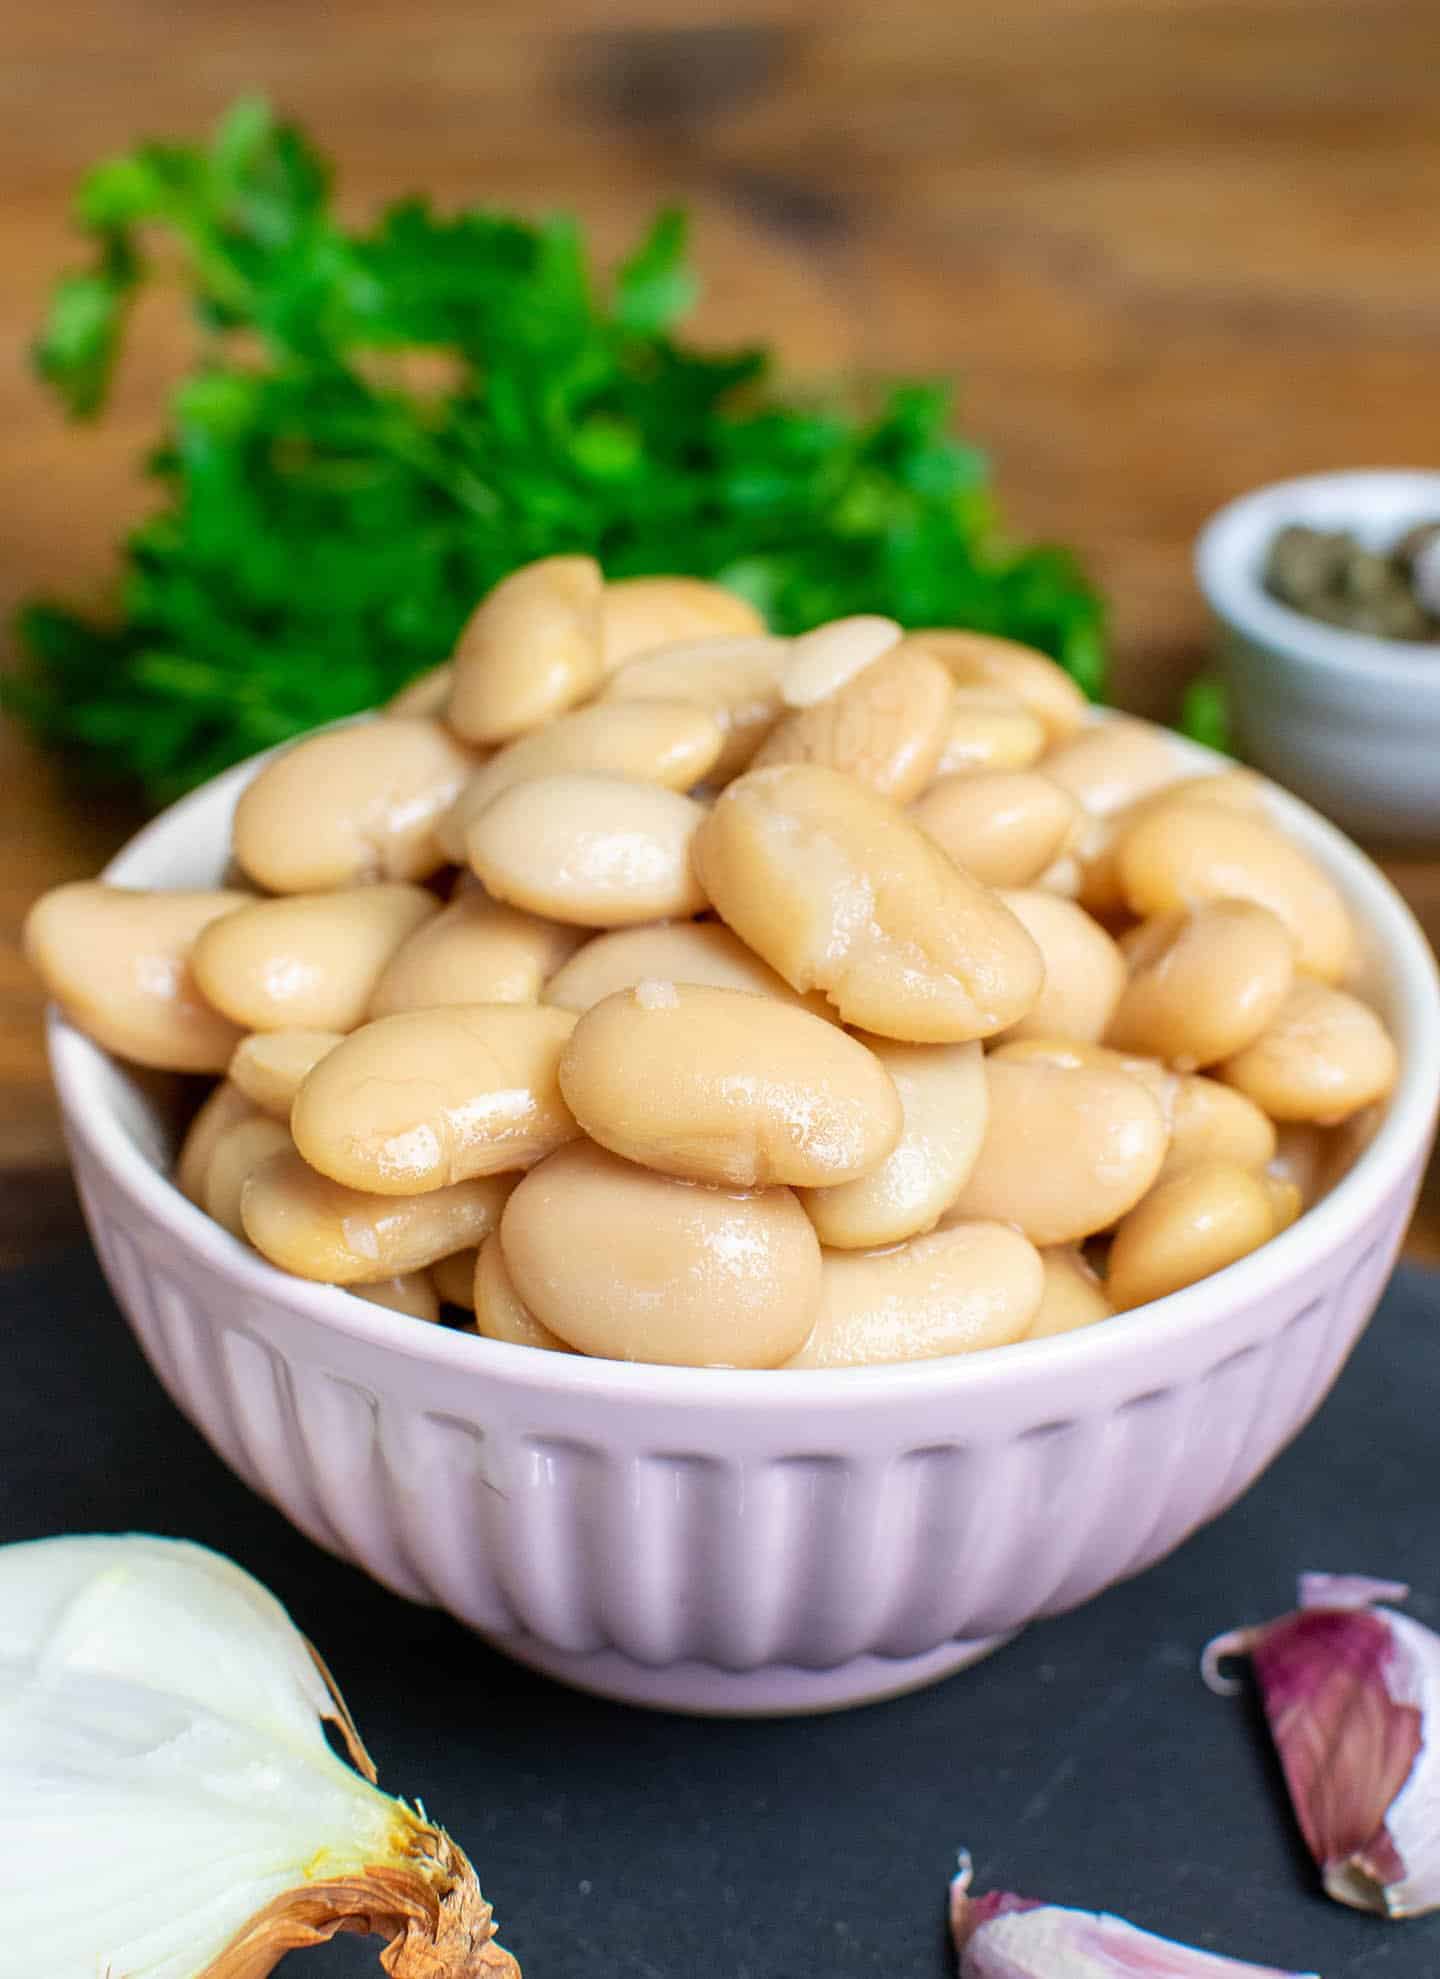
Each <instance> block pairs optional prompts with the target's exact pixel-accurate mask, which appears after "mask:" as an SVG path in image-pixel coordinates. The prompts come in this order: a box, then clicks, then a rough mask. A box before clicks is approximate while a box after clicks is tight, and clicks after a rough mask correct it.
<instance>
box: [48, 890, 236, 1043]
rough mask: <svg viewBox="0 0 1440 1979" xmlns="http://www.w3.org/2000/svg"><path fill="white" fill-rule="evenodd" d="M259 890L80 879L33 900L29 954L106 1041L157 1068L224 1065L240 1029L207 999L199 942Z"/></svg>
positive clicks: (77, 1021)
mask: <svg viewBox="0 0 1440 1979" xmlns="http://www.w3.org/2000/svg"><path fill="white" fill-rule="evenodd" d="M253 899H254V896H253V895H252V894H247V893H234V892H227V891H223V890H218V889H217V890H216V891H213V892H194V893H160V892H155V893H150V892H146V891H143V890H141V889H138V888H133V887H120V886H107V885H106V884H104V883H103V882H102V881H99V880H75V881H72V882H71V883H70V884H68V885H66V886H57V887H53V888H52V889H51V891H50V892H49V893H45V894H42V895H41V896H40V898H39V900H37V901H36V903H35V905H34V906H33V907H32V908H31V909H30V912H29V914H28V915H27V916H26V918H25V929H24V934H23V937H22V939H23V942H24V947H25V954H26V956H27V957H28V959H29V962H30V965H31V967H32V968H33V969H34V970H35V971H36V973H37V974H38V975H39V977H40V980H41V981H42V982H43V983H44V985H45V989H46V993H47V994H48V995H50V996H52V997H54V999H55V1001H56V1002H57V1003H58V1004H59V1005H60V1007H61V1009H62V1010H63V1011H64V1012H65V1015H66V1016H67V1017H68V1018H69V1020H70V1022H71V1023H72V1024H74V1025H75V1026H76V1027H77V1028H78V1029H79V1030H82V1031H84V1032H85V1033H86V1034H87V1036H89V1037H92V1038H94V1040H95V1042H96V1043H97V1044H99V1045H103V1047H104V1048H105V1050H106V1051H113V1052H114V1053H115V1054H116V1056H117V1057H119V1058H128V1059H130V1060H131V1061H132V1062H133V1063H134V1064H136V1065H150V1066H154V1067H155V1068H156V1069H157V1070H159V1071H166V1072H223V1071H224V1070H225V1067H226V1066H227V1065H228V1064H229V1062H230V1054H231V1052H232V1051H233V1050H234V1049H235V1046H236V1043H237V1042H238V1040H239V1036H240V1033H239V1031H238V1030H237V1029H236V1027H235V1025H234V1024H233V1023H232V1022H231V1021H230V1019H229V1018H228V1017H227V1016H226V1015H225V1013H224V1012H222V1011H220V1010H218V1009H216V1008H214V1007H212V1004H211V1003H210V1002H209V1001H208V1000H207V998H206V995H205V991H204V989H203V987H202V985H201V983H200V982H199V980H198V978H197V977H196V974H195V969H194V951H195V946H196V943H197V941H198V940H199V938H200V936H201V935H202V934H203V933H204V931H205V930H206V929H207V928H209V927H211V926H213V925H214V924H215V923H216V922H218V921H219V920H221V919H222V918H224V917H226V916H229V915H231V914H234V913H235V912H237V910H239V911H244V910H246V909H248V908H249V907H250V906H251V904H252V902H253Z"/></svg>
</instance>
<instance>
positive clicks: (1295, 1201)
mask: <svg viewBox="0 0 1440 1979" xmlns="http://www.w3.org/2000/svg"><path fill="white" fill-rule="evenodd" d="M1260 1181H1261V1183H1262V1185H1263V1187H1264V1190H1265V1194H1266V1196H1267V1198H1268V1199H1269V1203H1270V1216H1271V1220H1272V1222H1273V1223H1274V1225H1275V1228H1274V1232H1273V1234H1274V1235H1275V1236H1277V1237H1278V1236H1279V1234H1280V1232H1281V1231H1282V1230H1288V1229H1289V1228H1290V1225H1291V1224H1292V1223H1293V1222H1294V1221H1295V1219H1296V1218H1297V1217H1298V1216H1299V1215H1300V1213H1301V1211H1302V1210H1303V1209H1304V1207H1305V1204H1304V1202H1303V1200H1302V1199H1301V1195H1300V1191H1299V1189H1298V1188H1297V1187H1296V1186H1295V1184H1294V1183H1293V1182H1287V1181H1286V1180H1285V1179H1284V1177H1283V1176H1280V1175H1272V1174H1271V1173H1270V1172H1269V1170H1268V1169H1264V1168H1262V1169H1261V1171H1260Z"/></svg>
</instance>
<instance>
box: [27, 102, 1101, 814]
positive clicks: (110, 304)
mask: <svg viewBox="0 0 1440 1979" xmlns="http://www.w3.org/2000/svg"><path fill="white" fill-rule="evenodd" d="M77 215H78V219H79V222H80V224H81V226H82V228H83V229H84V230H85V231H86V233H87V234H88V235H89V236H90V237H91V239H92V241H93V244H94V256H93V261H92V265H91V266H90V267H89V268H88V269H86V270H84V271H83V272H79V273H75V274H72V275H69V276H66V277H65V278H64V279H63V280H62V281H61V282H60V284H59V285H58V287H57V289H56V291H55V295H54V299H53V302H52V306H51V310H50V314H49V319H48V321H47V323H46V325H45V327H44V330H43V332H42V334H41V336H40V338H39V340H38V342H37V344H36V347H35V361H36V365H37V368H38V370H39V372H40V375H41V376H42V377H43V378H44V379H45V380H46V381H47V382H48V383H49V384H50V385H51V386H52V387H53V389H54V390H55V391H56V392H57V393H58V394H59V395H60V396H61V398H62V399H63V400H64V402H65V404H66V405H67V407H68V408H69V409H70V411H71V412H72V413H74V414H75V415H77V416H81V417H84V416H89V415H93V414H95V413H97V412H99V411H100V410H101V409H102V408H103V405H104V400H105V395H106V389H107V385H108V381H109V378H110V374H111V370H112V368H113V365H114V362H115V359H116V356H117V353H118V351H119V348H120V345H121V343H122V340H123V337H124V334H125V330H126V326H127V322H128V319H129V314H130V309H131V305H132V303H133V301H134V300H135V297H136V296H137V294H138V293H139V291H140V289H141V288H142V286H143V285H144V283H145V282H146V281H147V280H149V279H151V278H152V276H153V274H154V270H153V269H152V266H151V264H150V262H149V261H148V260H147V249H148V247H149V244H150V242H151V241H152V239H153V238H155V237H157V236H163V237H168V240H169V242H170V244H171V246H172V247H173V248H175V249H178V255H179V261H180V266H181V268H182V271H183V279H184V281H185V283H186V285H187V288H188V291H189V295H190V300H191V303H192V307H193V313H194V316H195V319H196V323H197V326H198V330H199V332H200V349H199V352H198V355H197V358H196V362H195V366H194V369H193V370H192V371H191V372H190V374H189V375H188V376H187V377H186V378H185V379H184V380H183V381H182V382H181V384H180V385H179V386H178V388H177V389H176V391H175V393H174V395H173V397H172V400H171V403H170V407H169V417H168V421H167V430H166V434H165V437H164V439H163V440H162V442H161V443H160V445H159V446H158V448H157V449H156V451H155V452H154V453H153V455H152V456H151V458H150V461H149V472H150V474H151V475H152V476H153V478H154V479H155V481H156V482H157V483H158V485H159V488H160V490H161V494H162V499H161V503H160V506H159V507H158V509H157V510H156V512H155V513H153V514H152V515H151V516H150V517H149V519H148V520H146V521H145V522H144V523H142V524H141V525H140V527H139V528H138V529H136V530H135V531H134V532H133V533H132V535H131V536H130V538H129V539H128V542H127V545H126V559H125V577H124V583H123V588H122V595H121V598H120V601H119V612H118V615H117V617H116V618H115V620H114V621H113V622H111V623H104V624H96V623H93V622H91V621H89V620H87V619H85V618H82V617H80V616H78V615H77V614H76V613H74V612H73V611H71V610H69V609H67V608H65V607H64V606H62V605H57V604H54V603H51V602H48V601H45V602H35V603H32V604H30V605H29V606H28V607H27V608H26V609H25V610H24V612H23V613H22V614H21V620H20V631H21V636H22V640H23V644H24V647H25V650H26V656H27V657H26V661H25V663H24V665H23V666H22V668H21V670H20V672H19V674H18V675H17V676H16V677H14V678H13V679H11V680H10V681H8V682H6V683H5V684H4V699H5V701H6V702H7V704H8V705H10V706H11V707H13V708H14V709H16V710H17V711H18V712H19V713H21V714H22V715H23V716H24V717H25V718H26V719H28V720H29V721H30V722H31V724H32V725H33V726H34V728H35V729H36V731H37V732H38V733H39V734H40V735H41V736H42V737H43V738H44V739H45V740H46V741H48V742H49V743H51V744H53V745H55V746H57V747H60V748H62V749H65V750H66V751H68V752H70V753H71V754H72V755H73V756H75V757H76V758H77V759H78V761H79V764H80V766H81V767H82V768H83V769H85V770H86V771H87V772H89V773H90V774H91V775H93V776H94V777H97V778H105V779H108V780H111V781H115V780H120V781H126V782H130V783H138V784H139V785H140V786H141V787H142V788H143V789H144V790H145V791H146V792H147V793H148V795H149V796H150V797H151V798H152V799H153V800H155V801H157V802H158V801H163V800H165V799H168V798H170V797H172V796H174V795H176V794H178V793H179V792H180V791H182V790H185V789H187V788H189V787H190V786H191V785H193V784H195V783H198V782H200V781H201V780H202V779H204V778H205V777H208V776H210V775H212V774H214V773H215V772H216V771H218V770H220V769H222V768H224V767H225V766H226V765H228V764H230V763H232V762H235V761H236V760H238V759H239V758H240V757H242V756H244V755H247V754H249V753H251V752H252V751H254V750H256V749H259V748H263V747H266V746H268V745H269V744H271V743H273V742H276V741H279V740H281V739H283V738H284V737H286V736H289V735H292V734H294V733H296V732H297V731H298V730H301V729H304V728H308V727H311V726H313V725H314V724H315V723H317V722H322V721H327V720H330V719H333V718H334V717H336V716H339V715H343V714H347V713H349V712H351V711H352V710H354V709H357V708H362V707H366V706H370V705H372V704H374V703H375V702H377V701H381V700H383V699H385V698H386V697H387V696H389V695H390V694H392V693H393V692H394V691H395V690H396V689H397V688H398V687H400V686H401V685H402V684H403V683H404V682H405V681H406V680H407V679H408V678H410V677H411V676H412V675H413V674H415V673H417V672H418V671H419V670H420V669H422V668H423V667H426V666H429V665H432V664H433V663H434V662H435V661H436V660H438V659H441V658H443V657H444V656H445V655H446V654H447V652H448V651H449V650H450V647H451V645H452V643H453V641H454V639H455V636H456V633H457V632H458V630H459V628H460V625H461V624H462V622H463V620H464V618H465V616H466V614H467V613H468V611H469V610H470V608H471V607H472V605H473V604H474V603H475V601H476V600H477V599H478V598H479V597H480V596H481V595H482V594H483V593H484V592H485V591H486V590H488V589H489V587H490V586H491V585H492V584H494V583H495V582H496V581H497V579H499V578H500V577H502V576H503V575H504V574H505V573H506V572H507V571H509V570H511V569H513V568H514V567H515V566H516V565H517V564H521V563H524V562H526V561H528V560H529V559H531V558H533V557H539V556H545V555H549V554H553V553H555V552H559V551H567V550H576V549H585V550H589V551H591V552H592V553H593V554H594V555H595V556H597V557H598V558H599V559H600V561H601V563H602V564H603V566H604V567H605V569H606V570H607V572H609V573H610V574H611V575H613V576H625V575H632V574H637V573H642V572H649V571H676V572H694V573H695V574H697V575H700V576H708V577H714V578H717V579H718V580H719V581H720V582H721V583H724V584H727V585H729V586H731V587H732V588H733V589H734V590H736V591H738V592H741V593H743V594H744V595H745V596H747V597H749V598H751V599H752V600H753V601H754V602H755V603H756V604H757V605H758V606H759V607H760V608H761V609H762V610H763V611H764V612H765V613H766V615H767V616H768V617H769V619H770V620H771V622H772V623H773V625H774V626H775V628H776V629H777V630H779V631H782V632H787V631H798V630H801V629H803V628H804V627H806V626H808V625H811V624H814V623H816V622H817V621H819V620H822V619H826V618H833V617H837V616H839V615H840V614H842V613H847V612H855V611H883V612H888V613H890V614H892V615H893V616H894V617H896V618H898V619H900V620H901V621H902V622H904V623H907V624H911V625H915V624H925V623H931V624H936V623H940V624H958V625H966V626H972V627H976V628H978V629H981V630H986V631H993V632H998V633H1003V634H1006V635H1008V636H1009V637H1012V638H1016V639H1021V640H1024V641H1027V642H1029V643H1031V644H1033V645H1036V646H1039V647H1041V648H1043V649H1044V650H1045V651H1047V652H1050V653H1053V654H1054V655H1055V656H1056V657H1057V658H1058V659H1059V660H1060V661H1061V662H1062V663H1063V664H1064V665H1065V666H1066V667H1068V668H1069V670H1070V671H1071V673H1072V674H1074V675H1075V677H1076V678H1077V679H1078V680H1079V681H1080V682H1081V684H1082V685H1083V686H1084V687H1085V689H1086V690H1087V692H1089V693H1091V694H1098V692H1099V690H1100V687H1101V685H1102V680H1103V658H1102V617H1101V608H1100V605H1099V601H1098V599H1097V598H1096V596H1095V594H1094V592H1093V591H1092V590H1091V589H1090V587H1089V586H1088V584H1087V583H1086V582H1085V581H1084V578H1083V576H1082V574H1081V573H1080V571H1079V569H1078V567H1077V565H1076V564H1075V562H1074V560H1073V559H1072V557H1071V556H1070V555H1069V554H1068V553H1067V552H1065V551H1064V550H1060V549H1054V548H1019V547H1015V546H1013V545H1011V544H1009V543H1008V542H1007V541H1006V540H1005V539H1004V537H1003V536H1002V535H1001V533H1000V531H999V529H998V527H997V523H996V518H995V516H994V513H993V509H992V504H991V501H990V497H989V494H988V485H987V471H986V466H985V463H984V460H983V459H982V457H981V456H980V455H979V454H978V453H977V452H976V451H975V450H974V449H973V448H972V447H970V446H967V445H966V444H965V443H964V442H963V441H961V440H958V439H957V438H956V437H955V436H954V434H953V433H952V431H951V426H950V421H951V410H952V408H951V402H950V397H949V394H948V393H947V392H946V391H945V389H944V388H942V387H940V386H937V385H932V384H914V383H910V384H900V385H897V386H895V387H893V388H892V389H890V390H889V391H888V392H887V393H885V394H884V395H883V396H881V397H880V398H879V400H878V402H876V403H872V404H869V405H866V406H857V405H853V404H841V403H835V402H821V401H798V400H786V399H785V398H782V397H781V396H780V395H779V394H778V393H777V391H776V389H775V387H774V385H773V382H772V360H771V356H770V354H769V352H768V351H766V350H764V349H761V348H756V349H753V350H741V351H720V352H716V351H708V350H704V349H701V348H698V347H696V346H693V345H691V344H688V343H686V342H684V341H682V340H681V339H680V338H679V337H678V335H677V334H676V326H677V323H678V321H679V319H680V317H681V316H682V315H683V313H684V312H685V310H686V309H687V308H688V307H689V305H690V303H691V302H692V300H693V298H694V294H695V289H696V280H695V275H694V272H693V270H692V268H691V266H690V263H689V260H688V258H687V244H686V235H685V224H684V220H683V218H682V216H681V215H679V214H677V213H673V212H667V213H662V214H661V215H660V217H659V218H658V219H657V220H656V222H655V224H654V226H653V228H652V229H651V231H650V233H649V234H648V236H647V237H646V238H645V239H644V240H643V241H642V242H641V243H640V245H639V246H638V247H637V248H636V250H635V251H634V253H633V254H632V255H631V256H630V258H629V259H628V260H627V261H626V262H625V263H624V265H623V266H622V267H621V268H620V270H619V271H618V273H617V274H616V276H615V278H614V280H613V281H612V282H611V283H610V284H609V286H608V288H601V287H598V286H597V284H596V282H595V280H594V278H593V276H592V274H591V272H590V270H589V268H588V266H587V262H586V257H585V253H584V249H583V242H582V240H581V237H580V234H579V231H578V229H577V228H576V226H575V224H574V222H573V221H571V220H568V219H551V220H546V221H542V222H540V223H539V224H530V223H527V222H525V221H522V220H520V219H517V218H515V217H513V216H511V215H508V214H503V213H493V212H488V211H483V210H474V211H468V212H462V213H458V214H454V215H440V214H437V213H435V212H434V211H432V209H431V208H430V207H429V205H428V204H427V203H426V202H425V201H423V200H419V199H411V200H405V201H402V202H400V203H399V204H397V205H395V206H392V207H391V208H390V209H389V210H388V211H387V212H385V213H383V214H382V215H381V216H380V218H379V220H378V221H377V222H376V223H375V224H374V225H373V226H371V227H370V228H368V229H364V228H362V229H358V230H357V229H351V228H348V227H347V226H345V225H344V224H342V222H341V221H340V220H339V219H338V218H337V216H336V214H335V212H334V210H333V208H332V205H331V196H330V175H329V172H328V170H327V168H326V165H325V163H324V161H323V160H322V159H321V158H319V157H318V156H317V154H316V153H315V152H314V150H313V149H312V147H311V146H310V144H309V143H308V141H307V140H306V138H305V137H304V135H303V134H302V133H301V132H300V131H299V130H297V129H296V128H295V127H293V126H291V125H289V124H286V123H284V122H281V121H279V120H278V119H277V118H276V117H275V116H274V115H273V113H272V112H271V111H270V109H269V108H268V107H267V106H266V105H265V104H263V103H260V102H257V101H253V100H246V101H244V102H241V103H239V104H237V105H236V106H235V107H234V108H233V109H232V110H231V111H230V113H229V114H228V116H227V117H226V118H225V120H224V122H223V123H222V125H221V126H220V128H219V130H218V132H217V133H216V135H215V137H214V140H213V142H212V143H211V144H210V145H209V146H208V148H192V147H188V146H179V145H171V144H156V143H147V144H142V145H141V146H139V147H138V148H137V149H136V150H134V151H133V152H130V153H128V154H126V155H125V156H124V157H120V158H115V159H111V160H109V161H108V162H106V163H104V164H102V165H100V166H99V167H98V168H97V169H96V170H94V171H93V172H92V173H91V174H90V175H89V177H88V178H87V179H86V181H85V182H84V184H83V185H82V187H81V189H80V195H79V200H78V206H77Z"/></svg>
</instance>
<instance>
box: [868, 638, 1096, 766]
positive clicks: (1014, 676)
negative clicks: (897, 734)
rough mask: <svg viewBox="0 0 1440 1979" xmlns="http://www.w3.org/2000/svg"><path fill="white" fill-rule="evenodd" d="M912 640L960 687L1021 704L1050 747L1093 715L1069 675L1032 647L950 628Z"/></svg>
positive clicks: (1063, 739)
mask: <svg viewBox="0 0 1440 1979" xmlns="http://www.w3.org/2000/svg"><path fill="white" fill-rule="evenodd" d="M910 640H911V641H913V642H914V644H915V645H917V646H923V647H924V648H925V650H926V651H927V652H929V653H933V654H934V655H935V657H936V658H937V659H938V660H940V661H941V662H942V663H943V664H944V665H945V666H946V667H947V668H948V669H949V672H950V676H951V678H952V679H953V680H954V682H955V684H956V686H957V687H988V688H993V689H995V690H996V691H998V692H999V693H1001V694H1005V695H1008V696H1009V697H1010V698H1011V699H1012V700H1014V701H1018V702H1020V704H1021V706H1022V707H1025V708H1028V709H1029V711H1030V713H1031V714H1032V715H1034V716H1035V717H1036V718H1037V719H1038V720H1039V721H1040V722H1041V723H1043V725H1044V728H1045V735H1046V740H1047V742H1050V743H1056V742H1063V741H1065V740H1066V738H1067V737H1069V736H1071V735H1073V734H1074V733H1075V731H1076V730H1077V729H1078V728H1079V727H1080V726H1081V725H1082V723H1083V722H1084V721H1085V719H1086V716H1087V715H1088V713H1089V703H1088V702H1087V701H1086V699H1085V696H1084V694H1083V693H1082V692H1081V691H1080V689H1079V688H1078V687H1077V686H1076V684H1075V682H1074V681H1073V680H1072V679H1071V678H1070V676H1069V674H1068V673H1066V671H1065V669H1064V668H1063V667H1061V666H1057V665H1056V664H1055V662H1054V660H1052V659H1050V658H1048V657H1047V656H1046V655H1045V654H1044V653H1037V652H1036V650H1035V648H1034V647H1033V646H1022V645H1020V644H1018V643H1017V642H1016V641H1015V640H1013V639H998V638H996V637H995V636H994V635H993V634H991V633H988V632H960V631H956V630H955V629H954V628H953V627H951V626H945V627H928V628H926V629H924V630H922V631H920V632H912V633H911V635H910ZM907 643H909V642H907Z"/></svg>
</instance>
